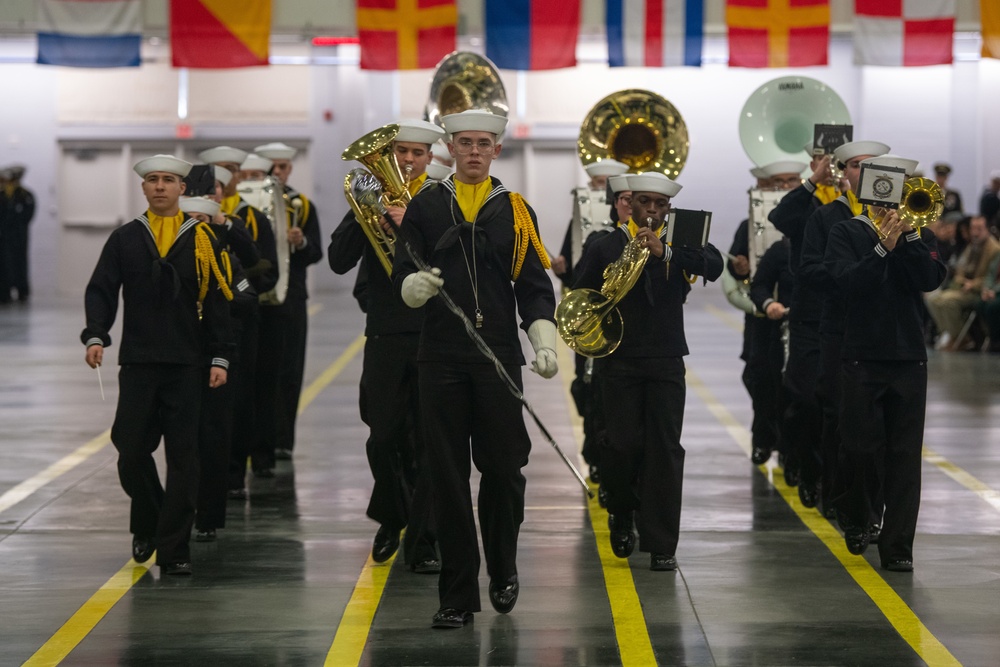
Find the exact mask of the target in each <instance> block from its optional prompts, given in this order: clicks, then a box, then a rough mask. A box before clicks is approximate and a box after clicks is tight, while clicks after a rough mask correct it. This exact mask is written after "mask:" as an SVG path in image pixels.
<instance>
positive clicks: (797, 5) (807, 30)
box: [726, 0, 830, 67]
mask: <svg viewBox="0 0 1000 667" xmlns="http://www.w3.org/2000/svg"><path fill="white" fill-rule="evenodd" d="M726 25H727V27H728V29H729V66H730V67H809V66H812V65H826V64H827V56H828V52H829V49H830V2H829V0H726Z"/></svg>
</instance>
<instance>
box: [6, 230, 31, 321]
mask: <svg viewBox="0 0 1000 667" xmlns="http://www.w3.org/2000/svg"><path fill="white" fill-rule="evenodd" d="M2 235H3V240H2V241H0V292H2V293H0V302H2V301H10V288H11V287H14V288H16V289H17V298H18V299H19V300H21V301H24V300H25V299H27V298H28V291H29V290H28V225H23V224H20V223H10V224H7V225H6V226H4V228H3V232H2Z"/></svg>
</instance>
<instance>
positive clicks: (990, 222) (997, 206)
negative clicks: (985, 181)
mask: <svg viewBox="0 0 1000 667" xmlns="http://www.w3.org/2000/svg"><path fill="white" fill-rule="evenodd" d="M998 212H1000V169H997V170H995V171H994V172H993V173H992V174H990V184H989V185H987V186H986V190H985V191H983V196H982V197H980V198H979V215H981V216H983V217H984V218H986V226H987V227H996V226H997V223H998V220H997V213H998Z"/></svg>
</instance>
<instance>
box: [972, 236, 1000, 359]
mask: <svg viewBox="0 0 1000 667" xmlns="http://www.w3.org/2000/svg"><path fill="white" fill-rule="evenodd" d="M998 287H1000V254H997V256H996V257H994V258H993V261H992V262H990V266H989V268H988V269H987V270H986V275H985V276H984V277H983V291H982V293H981V294H980V297H981V298H982V301H980V302H979V305H977V306H976V311H977V312H978V313H979V316H980V317H981V318H982V319H983V322H985V323H986V327H987V329H988V330H989V332H990V352H1000V294H997V292H998Z"/></svg>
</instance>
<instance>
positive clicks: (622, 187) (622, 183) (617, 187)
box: [608, 174, 629, 194]
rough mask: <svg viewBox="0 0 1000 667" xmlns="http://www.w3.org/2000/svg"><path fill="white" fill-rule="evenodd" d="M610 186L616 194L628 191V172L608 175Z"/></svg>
mask: <svg viewBox="0 0 1000 667" xmlns="http://www.w3.org/2000/svg"><path fill="white" fill-rule="evenodd" d="M608 186H609V187H610V188H611V191H612V192H614V193H615V194H618V193H619V192H625V191H627V190H628V189H629V187H628V174H615V175H614V176H608Z"/></svg>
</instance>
